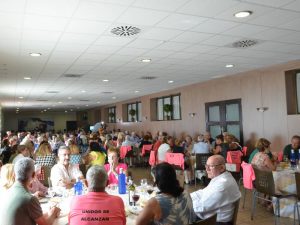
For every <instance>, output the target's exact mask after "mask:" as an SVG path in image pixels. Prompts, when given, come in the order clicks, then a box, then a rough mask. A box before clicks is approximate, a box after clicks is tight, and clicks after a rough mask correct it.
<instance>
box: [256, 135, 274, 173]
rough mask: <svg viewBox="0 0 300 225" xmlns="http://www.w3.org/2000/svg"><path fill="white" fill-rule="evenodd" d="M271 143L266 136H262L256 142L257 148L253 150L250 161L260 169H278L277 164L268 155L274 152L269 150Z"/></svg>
mask: <svg viewBox="0 0 300 225" xmlns="http://www.w3.org/2000/svg"><path fill="white" fill-rule="evenodd" d="M270 145H271V142H270V141H268V140H267V139H265V138H260V139H259V140H258V141H257V143H256V148H257V149H256V150H255V151H253V152H252V154H254V156H253V158H251V156H250V160H251V161H250V163H251V164H252V165H254V166H257V167H258V168H260V169H265V170H276V164H275V163H274V162H273V161H272V160H271V158H270V156H269V155H268V154H271V155H272V153H271V152H270V150H269V148H270ZM255 152H256V153H255ZM252 154H251V155H252Z"/></svg>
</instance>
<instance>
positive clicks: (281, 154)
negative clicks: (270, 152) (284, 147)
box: [278, 151, 283, 162]
mask: <svg viewBox="0 0 300 225" xmlns="http://www.w3.org/2000/svg"><path fill="white" fill-rule="evenodd" d="M278 161H279V162H282V161H283V151H281V152H278Z"/></svg>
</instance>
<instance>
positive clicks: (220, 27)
mask: <svg viewBox="0 0 300 225" xmlns="http://www.w3.org/2000/svg"><path fill="white" fill-rule="evenodd" d="M237 25H239V24H238V23H236V22H230V21H222V20H215V19H210V20H207V21H205V22H203V23H201V24H200V25H198V26H196V27H194V28H193V30H194V31H198V32H203V33H213V34H217V33H222V32H224V31H226V30H228V29H230V28H233V27H236V26H237Z"/></svg>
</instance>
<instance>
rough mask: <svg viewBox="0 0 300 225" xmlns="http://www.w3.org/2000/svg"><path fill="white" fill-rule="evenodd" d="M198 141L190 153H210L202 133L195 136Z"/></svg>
mask: <svg viewBox="0 0 300 225" xmlns="http://www.w3.org/2000/svg"><path fill="white" fill-rule="evenodd" d="M197 141H198V143H196V144H194V146H193V150H192V154H205V153H210V151H209V145H208V144H207V143H205V142H204V137H203V134H200V135H199V136H198V137H197Z"/></svg>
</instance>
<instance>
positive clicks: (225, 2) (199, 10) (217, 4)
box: [177, 0, 237, 17]
mask: <svg viewBox="0 0 300 225" xmlns="http://www.w3.org/2000/svg"><path fill="white" fill-rule="evenodd" d="M236 4H237V1H234V0H222V1H219V0H201V1H199V0H191V1H189V2H188V3H187V4H185V5H184V6H183V7H181V8H180V9H178V10H177V12H181V13H185V14H190V15H199V16H205V17H215V16H216V15H218V14H219V13H221V12H222V11H224V10H226V9H228V8H230V7H233V6H234V5H236Z"/></svg>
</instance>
